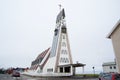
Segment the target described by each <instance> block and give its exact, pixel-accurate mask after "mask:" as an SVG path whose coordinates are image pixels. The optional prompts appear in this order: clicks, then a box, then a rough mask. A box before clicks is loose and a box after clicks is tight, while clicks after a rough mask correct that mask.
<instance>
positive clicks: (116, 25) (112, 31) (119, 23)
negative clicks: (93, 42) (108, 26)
mask: <svg viewBox="0 0 120 80" xmlns="http://www.w3.org/2000/svg"><path fill="white" fill-rule="evenodd" d="M119 25H120V19H119V20H118V22H117V23H116V24H115V26H114V27H113V29H112V30H111V32H110V33H109V34H108V36H107V38H111V35H112V34H113V33H114V32H115V31H116V29H117V28H118V26H119Z"/></svg>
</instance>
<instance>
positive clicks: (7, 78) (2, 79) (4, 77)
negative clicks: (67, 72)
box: [0, 74, 98, 80]
mask: <svg viewBox="0 0 120 80" xmlns="http://www.w3.org/2000/svg"><path fill="white" fill-rule="evenodd" d="M0 80H98V79H82V78H75V77H72V78H70V77H67V78H35V77H28V76H24V75H21V77H18V78H16V77H11V75H8V74H0Z"/></svg>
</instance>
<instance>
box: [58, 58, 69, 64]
mask: <svg viewBox="0 0 120 80" xmlns="http://www.w3.org/2000/svg"><path fill="white" fill-rule="evenodd" d="M60 63H69V60H68V58H60Z"/></svg>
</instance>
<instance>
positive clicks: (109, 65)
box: [102, 62, 117, 72]
mask: <svg viewBox="0 0 120 80" xmlns="http://www.w3.org/2000/svg"><path fill="white" fill-rule="evenodd" d="M102 67H103V72H117V66H116V62H106V63H103V64H102Z"/></svg>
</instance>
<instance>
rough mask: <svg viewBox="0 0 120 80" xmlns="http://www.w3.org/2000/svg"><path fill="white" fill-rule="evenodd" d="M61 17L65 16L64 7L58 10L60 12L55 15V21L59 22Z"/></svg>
mask: <svg viewBox="0 0 120 80" xmlns="http://www.w3.org/2000/svg"><path fill="white" fill-rule="evenodd" d="M62 18H63V19H64V18H65V11H64V9H62V10H61V11H60V13H59V14H58V16H57V18H56V23H57V22H59V21H60V20H61V19H62Z"/></svg>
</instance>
